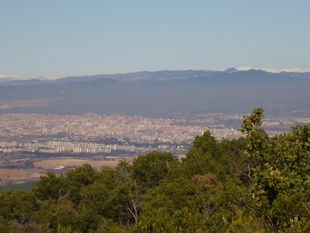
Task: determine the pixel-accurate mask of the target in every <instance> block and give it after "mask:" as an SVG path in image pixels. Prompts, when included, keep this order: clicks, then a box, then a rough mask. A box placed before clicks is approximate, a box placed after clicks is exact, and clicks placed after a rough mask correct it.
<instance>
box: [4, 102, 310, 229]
mask: <svg viewBox="0 0 310 233" xmlns="http://www.w3.org/2000/svg"><path fill="white" fill-rule="evenodd" d="M263 116H264V112H263V110H262V109H261V108H257V109H254V110H253V111H252V114H251V115H249V116H246V117H245V119H244V121H243V123H242V128H241V131H242V133H243V134H245V137H241V138H239V139H232V140H228V139H223V140H221V141H216V140H215V138H214V137H213V136H212V135H211V133H210V132H209V131H206V132H205V133H204V134H203V135H202V136H196V137H195V139H194V141H193V143H192V147H191V149H190V150H189V151H188V153H187V155H186V158H184V159H183V160H182V161H181V162H180V161H179V160H178V159H177V158H176V157H175V156H173V155H172V154H170V153H163V152H155V151H154V152H151V153H149V154H146V155H143V156H139V157H137V158H136V159H134V161H133V163H132V164H130V163H127V162H120V163H119V164H118V166H117V167H116V169H111V168H105V169H103V170H101V171H99V172H96V171H94V170H93V169H92V167H91V166H89V165H84V166H83V167H79V168H76V169H72V170H70V171H69V172H68V173H66V174H62V175H60V176H56V175H55V174H54V173H52V172H48V173H47V174H46V175H44V176H42V177H41V180H40V181H39V182H38V183H37V186H36V187H34V188H33V189H32V190H31V191H28V192H27V191H12V190H9V191H5V192H2V193H0V205H1V208H0V220H1V221H0V232H135V233H140V232H141V233H142V232H310V223H309V222H310V221H309V214H310V209H309V200H310V199H309V190H310V179H309V178H310V176H309V174H310V173H309V172H310V160H309V159H310V154H309V150H310V126H308V125H306V126H295V127H293V128H292V131H291V132H290V133H288V134H283V135H278V136H274V137H269V136H268V134H267V133H266V132H265V131H264V130H263V129H261V128H260V126H261V125H262V118H263Z"/></svg>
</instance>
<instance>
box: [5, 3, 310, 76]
mask: <svg viewBox="0 0 310 233" xmlns="http://www.w3.org/2000/svg"><path fill="white" fill-rule="evenodd" d="M309 10H310V1H309V0H295V1H292V0H291V1H287V0H272V1H270V0H269V1H265V0H260V1H249V0H234V1H231V0H214V1H208V0H191V1H189V0H187V1H185V0H168V1H167V0H156V1H150V0H143V1H142V0H140V1H137V0H91V1H86V0H83V1H81V0H53V1H42V0H27V1H25V0H10V1H7V0H0V77H1V75H2V77H3V76H4V75H16V76H22V77H26V78H29V77H32V76H35V75H48V76H56V77H68V76H79V75H96V74H115V73H129V72H137V71H158V70H187V69H194V70H225V69H227V68H230V67H235V68H240V69H250V68H261V69H266V70H267V69H269V71H275V72H276V71H281V70H284V69H286V70H291V69H293V68H294V69H295V71H305V70H306V71H310V69H308V68H309V67H310V45H309V41H310V30H309V22H310V14H309Z"/></svg>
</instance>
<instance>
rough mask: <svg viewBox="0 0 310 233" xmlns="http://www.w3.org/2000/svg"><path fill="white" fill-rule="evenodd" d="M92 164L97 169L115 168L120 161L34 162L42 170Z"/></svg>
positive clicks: (63, 160)
mask: <svg viewBox="0 0 310 233" xmlns="http://www.w3.org/2000/svg"><path fill="white" fill-rule="evenodd" d="M86 163H87V164H90V165H91V166H92V167H93V168H95V169H100V167H103V166H104V167H112V168H115V167H116V166H117V164H118V161H94V160H86V159H73V158H64V159H47V160H41V161H36V162H34V163H33V164H34V166H35V167H42V168H47V167H49V168H57V167H59V166H65V167H66V166H82V165H83V164H86Z"/></svg>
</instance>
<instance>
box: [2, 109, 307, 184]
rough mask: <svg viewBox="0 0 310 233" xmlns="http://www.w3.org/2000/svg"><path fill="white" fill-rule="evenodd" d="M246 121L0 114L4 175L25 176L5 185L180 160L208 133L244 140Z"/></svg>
mask: <svg viewBox="0 0 310 233" xmlns="http://www.w3.org/2000/svg"><path fill="white" fill-rule="evenodd" d="M242 119H243V116H242V115H236V114H221V113H212V114H200V115H193V116H190V117H185V116H183V117H179V118H174V119H164V118H158V119H153V118H145V117H142V116H122V115H116V114H114V115H97V114H94V113H86V114H84V115H82V116H78V115H45V114H13V113H8V114H1V115H0V121H1V126H0V166H1V168H2V169H1V171H3V173H9V172H10V171H13V170H14V172H15V173H16V174H19V172H23V173H22V174H19V175H6V174H0V177H1V181H2V184H5V183H7V182H13V183H14V182H17V183H18V182H23V181H27V180H35V179H38V177H39V176H40V174H41V172H46V170H48V169H51V170H53V171H56V172H62V171H64V170H63V169H68V168H70V167H73V166H78V165H81V164H83V163H90V164H92V166H94V167H95V168H96V169H101V168H102V167H104V166H112V167H113V166H115V165H116V164H117V162H118V161H120V160H125V161H132V160H133V158H134V157H135V156H137V155H141V154H145V153H148V152H150V151H154V150H157V151H166V152H171V153H172V154H174V155H178V156H179V157H180V158H181V157H182V156H184V155H185V154H186V152H187V150H188V149H189V148H190V146H191V142H192V141H193V139H194V137H195V136H196V135H201V134H203V132H205V131H207V130H209V131H211V133H212V135H213V136H215V137H216V139H217V140H221V139H223V138H229V139H231V138H238V137H240V132H239V130H238V129H239V128H240V123H241V122H242ZM309 122H310V118H306V117H295V118H294V117H269V118H268V117H266V118H265V119H264V128H265V129H266V130H267V131H268V133H269V134H270V135H275V134H280V133H283V132H286V131H289V130H290V126H292V125H296V124H307V123H309ZM16 169H17V171H16ZM25 171H27V172H28V173H27V174H28V175H27V174H25ZM15 173H14V174H15Z"/></svg>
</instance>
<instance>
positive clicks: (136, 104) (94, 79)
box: [0, 68, 310, 117]
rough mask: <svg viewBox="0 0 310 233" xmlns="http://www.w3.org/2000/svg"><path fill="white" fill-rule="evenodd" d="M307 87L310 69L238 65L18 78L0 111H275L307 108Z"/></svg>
mask: <svg viewBox="0 0 310 233" xmlns="http://www.w3.org/2000/svg"><path fill="white" fill-rule="evenodd" d="M309 89H310V73H294V72H281V73H270V72H266V71H262V70H248V71H238V70H236V69H234V68H229V69H227V70H225V71H209V70H185V71H168V70H166V71H156V72H147V71H143V72H135V73H128V74H111V75H94V76H77V77H67V78H60V79H55V80H50V81H46V80H40V79H31V80H14V81H10V82H5V83H1V84H0V113H6V112H16V113H17V112H23V113H46V114H47V113H48V114H67V115H69V114H85V113H87V112H94V113H98V114H114V113H118V114H129V115H143V116H148V117H175V116H180V115H191V114H205V113H210V112H231V113H247V112H248V111H249V110H250V109H253V107H263V108H265V109H266V112H267V113H269V114H271V115H272V114H282V113H283V114H284V113H294V114H295V113H300V114H303V112H305V111H308V110H309V109H310V108H309V107H310V92H309V91H308V90H309Z"/></svg>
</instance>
